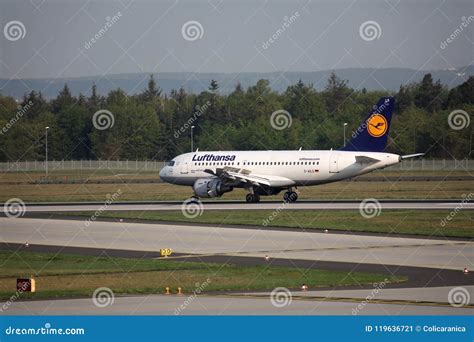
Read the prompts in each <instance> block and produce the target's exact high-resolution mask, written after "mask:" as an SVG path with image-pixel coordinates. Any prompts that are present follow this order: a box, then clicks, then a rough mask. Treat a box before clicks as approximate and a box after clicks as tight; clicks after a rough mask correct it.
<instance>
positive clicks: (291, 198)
mask: <svg viewBox="0 0 474 342" xmlns="http://www.w3.org/2000/svg"><path fill="white" fill-rule="evenodd" d="M297 199H298V193H297V192H295V191H293V190H292V189H291V188H290V189H288V191H287V192H285V193H284V194H283V200H284V201H285V202H286V203H292V202H296V200H297Z"/></svg>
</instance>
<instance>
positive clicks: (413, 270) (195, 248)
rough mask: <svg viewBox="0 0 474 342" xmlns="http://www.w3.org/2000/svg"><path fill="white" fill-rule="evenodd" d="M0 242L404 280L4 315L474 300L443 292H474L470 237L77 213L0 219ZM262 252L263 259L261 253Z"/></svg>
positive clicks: (347, 307) (400, 310)
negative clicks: (281, 296) (284, 299)
mask: <svg viewBox="0 0 474 342" xmlns="http://www.w3.org/2000/svg"><path fill="white" fill-rule="evenodd" d="M0 241H3V243H2V244H0V249H9V250H12V249H13V250H21V249H27V250H31V251H43V252H53V253H74V254H87V255H102V254H106V255H110V256H122V257H138V258H139V257H148V258H157V257H159V253H158V251H159V249H160V248H165V247H170V248H172V249H173V250H174V251H175V254H174V255H173V256H172V257H170V258H168V259H169V260H175V261H176V260H181V261H201V262H215V263H233V264H239V265H258V264H264V263H268V264H271V265H273V266H288V267H297V268H300V269H305V268H320V269H330V270H340V271H346V272H348V273H350V272H352V271H358V272H377V273H382V274H387V275H392V274H393V275H401V276H407V277H408V278H409V280H408V281H407V282H404V283H398V284H387V285H386V287H384V289H383V291H380V293H383V295H380V296H377V298H375V297H374V298H370V300H369V301H367V300H364V294H365V297H367V295H369V294H371V293H373V292H372V291H373V287H371V286H366V287H351V288H349V289H348V288H318V289H317V290H316V289H310V290H311V291H308V292H299V291H292V296H293V300H292V302H291V304H289V305H285V306H283V307H275V306H274V305H273V304H272V302H271V300H270V296H269V294H268V293H265V292H255V293H252V294H242V293H227V294H220V293H219V294H217V293H214V294H212V293H211V294H208V295H205V296H197V297H195V296H193V295H192V294H185V295H183V296H178V295H169V296H165V295H148V296H131V297H115V298H114V301H113V304H111V305H108V306H106V307H101V308H98V307H96V306H95V305H94V303H93V301H92V299H91V298H82V299H62V300H54V301H51V300H47V301H46V300H45V301H43V300H41V301H40V300H38V301H37V300H34V301H14V302H13V304H9V305H8V308H7V310H4V314H9V315H10V314H11V315H31V314H34V315H36V314H40V315H69V314H71V315H78V314H80V315H89V314H94V315H96V314H112V315H114V314H117V315H119V314H121V315H133V314H137V315H146V314H152V315H155V314H158V315H161V314H162V315H174V314H183V315H187V314H194V315H195V314H212V315H219V314H225V315H240V314H242V315H247V314H258V315H266V314H268V315H279V314H284V315H293V314H299V315H301V314H313V315H318V314H323V315H351V314H361V315H387V314H390V315H468V314H469V315H471V314H472V313H473V312H474V310H473V308H472V306H470V307H460V308H459V307H453V306H451V305H449V304H448V303H447V299H446V298H447V293H449V291H450V290H451V289H453V288H454V287H459V286H461V287H463V288H465V289H467V291H468V292H469V293H470V294H471V298H472V297H473V296H472V292H473V287H472V286H470V285H472V284H474V273H472V272H471V273H469V274H468V275H465V274H463V272H462V269H463V268H464V267H468V268H469V269H473V268H474V265H473V263H474V248H473V247H474V242H472V241H469V240H464V241H463V240H445V239H441V240H440V239H424V238H413V237H411V238H404V237H386V236H383V235H358V234H331V233H320V232H301V231H299V232H297V231H291V230H272V229H266V230H256V229H240V228H231V227H216V226H206V225H197V224H195V225H181V224H157V223H152V224H146V223H129V222H113V221H108V222H99V221H93V222H89V223H88V224H87V223H86V221H85V220H83V219H80V220H73V219H68V220H60V219H48V220H45V219H39V218H0ZM26 242H28V247H26V246H25V243H26ZM91 247H94V248H91ZM264 256H269V257H270V260H269V261H265V259H264ZM406 287H408V289H407V288H406ZM427 288H428V289H427ZM389 290H390V291H389ZM420 301H421V302H420ZM471 302H472V300H471ZM361 305H362V306H361ZM183 307H184V308H183Z"/></svg>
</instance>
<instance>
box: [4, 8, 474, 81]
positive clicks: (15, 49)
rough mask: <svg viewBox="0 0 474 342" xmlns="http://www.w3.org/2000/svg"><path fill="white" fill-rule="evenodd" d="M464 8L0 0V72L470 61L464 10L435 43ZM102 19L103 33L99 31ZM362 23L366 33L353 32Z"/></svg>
mask: <svg viewBox="0 0 474 342" xmlns="http://www.w3.org/2000/svg"><path fill="white" fill-rule="evenodd" d="M114 15H115V16H116V18H115V19H113V17H114ZM292 16H293V17H292ZM469 16H474V2H473V1H472V0H465V1H457V0H450V1H428V0H423V1H414V0H412V1H393V0H386V1H382V0H378V1H339V0H332V1H308V0H304V1H303V0H301V1H225V2H224V1H152V0H149V1H141V0H135V1H130V0H122V1H117V2H114V1H82V0H81V1H57V0H56V1H49V0H46V1H45V0H31V1H29V0H25V1H18V0H17V1H13V0H6V1H5V0H1V2H0V24H1V28H2V30H1V35H0V78H38V77H54V78H56V77H77V76H90V75H102V74H117V73H132V72H168V71H192V72H242V71H249V72H270V71H315V70H323V69H339V68H347V67H377V68H386V67H409V68H414V69H423V70H429V69H448V68H452V67H459V66H465V65H468V64H471V63H472V60H473V57H474V45H473V42H474V18H471V19H472V21H470V23H469V24H467V27H465V28H463V32H462V33H461V34H458V35H457V36H456V37H455V39H454V40H453V41H452V42H450V43H447V44H446V46H445V47H444V49H442V48H441V46H440V45H442V44H443V42H445V40H446V39H447V38H448V37H449V36H450V35H451V34H453V32H454V31H455V30H456V29H457V28H459V26H460V25H461V24H462V22H463V20H466V21H469V20H468V19H469ZM285 17H286V18H285ZM463 17H464V18H463ZM108 20H109V24H110V25H109V27H108V28H107V32H106V33H105V34H103V35H100V34H99V32H100V30H101V29H103V28H104V26H107V21H108ZM12 21H19V22H20V23H21V24H22V25H23V26H24V31H23V27H21V25H20V26H18V23H16V25H17V27H16V28H19V30H20V36H18V35H16V36H15V34H18V31H17V32H14V30H12V31H8V30H6V29H7V28H9V29H12V26H15V23H13V24H11V22H12ZM189 21H195V22H197V23H191V25H195V28H197V31H198V35H197V37H196V36H193V35H192V29H191V30H190V32H188V34H187V33H186V31H185V32H184V35H183V30H182V29H183V25H184V24H185V23H187V22H189ZM368 21H370V22H369V23H368V24H366V25H369V28H368V31H367V32H365V33H364V30H362V32H361V30H360V28H361V25H362V24H363V23H366V22H368ZM285 22H286V23H287V25H286V26H285ZM373 22H375V23H373ZM9 23H10V25H9ZM201 27H202V30H201ZM282 27H284V31H283V30H282ZM371 27H372V28H373V29H374V30H373V31H372V33H374V32H375V34H374V35H371V31H370V28H371ZM13 28H15V27H13ZM279 29H280V30H279ZM278 30H279V31H278ZM96 34H97V35H98V36H97V37H99V38H98V39H97V40H96V41H95V42H92V43H91V39H92V38H94V36H96ZM23 35H24V37H23ZM272 36H273V37H274V38H275V37H276V39H273V42H270V41H269V40H270V38H272ZM195 38H197V39H195ZM86 45H87V46H88V48H87V47H86Z"/></svg>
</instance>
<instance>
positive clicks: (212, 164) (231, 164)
mask: <svg viewBox="0 0 474 342" xmlns="http://www.w3.org/2000/svg"><path fill="white" fill-rule="evenodd" d="M242 164H243V165H244V166H247V165H319V162H315V161H313V162H308V161H306V162H299V161H298V162H296V161H294V162H243V163H242ZM194 165H196V166H216V165H217V166H219V165H221V166H226V165H229V166H234V165H236V166H239V165H240V162H202V163H196V162H195V163H194Z"/></svg>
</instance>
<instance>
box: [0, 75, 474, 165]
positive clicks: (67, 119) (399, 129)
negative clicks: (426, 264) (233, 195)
mask: <svg viewBox="0 0 474 342" xmlns="http://www.w3.org/2000/svg"><path fill="white" fill-rule="evenodd" d="M385 95H392V96H395V97H396V109H395V114H394V117H393V120H392V125H391V131H390V138H389V143H388V146H387V151H389V152H393V153H399V154H410V153H415V152H426V153H427V158H446V159H452V158H456V159H463V158H470V157H471V146H472V125H469V124H468V122H466V119H467V121H469V115H470V113H472V112H473V109H474V77H473V76H471V77H470V78H469V79H468V80H467V81H466V82H464V83H463V84H461V85H459V86H458V87H455V88H452V89H448V88H447V87H446V86H444V85H442V84H441V83H440V81H439V80H437V81H435V80H433V78H432V76H431V74H426V75H425V76H424V77H423V79H422V81H420V82H419V83H412V84H409V85H403V86H400V88H399V90H398V92H393V93H390V92H388V91H387V92H381V91H367V90H366V89H361V90H356V89H353V88H351V87H350V86H349V84H348V82H347V81H346V80H343V79H340V78H339V77H337V75H336V74H335V73H332V74H331V75H330V77H329V79H328V81H327V84H326V86H325V88H324V89H321V90H319V91H318V90H317V89H315V88H314V87H313V85H311V84H304V83H303V82H301V81H300V82H297V83H296V84H293V85H291V86H289V87H288V88H287V89H286V90H285V91H284V92H282V93H278V92H275V91H273V90H272V89H271V85H270V84H269V82H268V81H267V80H264V79H262V80H259V81H258V82H257V83H256V84H255V85H253V86H251V87H249V88H248V89H243V88H242V86H241V85H240V84H239V83H237V84H236V86H235V89H234V90H233V91H232V92H231V93H228V94H221V93H220V91H219V84H218V83H217V82H216V81H212V82H211V83H210V84H209V87H208V90H207V91H203V92H201V93H200V94H193V93H187V92H186V91H185V89H184V88H180V89H177V90H172V91H171V92H170V94H164V93H163V92H162V90H161V89H160V87H159V84H157V83H156V81H155V80H154V79H153V76H152V75H151V76H150V78H149V80H148V84H147V87H145V89H143V90H142V91H141V92H140V93H137V94H134V95H128V94H126V93H125V92H124V91H123V90H121V89H116V90H113V91H111V92H109V93H108V94H107V96H100V95H98V91H97V88H96V86H95V85H94V84H91V89H90V92H89V94H87V96H86V95H83V94H80V95H79V96H72V95H71V92H70V90H69V88H68V86H67V84H66V85H64V88H63V89H62V91H61V92H60V93H59V94H58V95H57V97H56V98H55V99H51V100H46V99H44V98H43V96H42V94H41V92H36V91H31V92H30V93H28V94H25V95H24V97H23V98H22V99H21V100H19V101H18V100H15V99H13V98H11V97H7V96H2V95H0V147H1V148H0V161H25V160H44V159H45V143H46V130H45V127H49V129H48V133H47V134H48V153H49V160H88V159H93V160H94V159H102V160H104V159H111V160H169V159H171V158H173V157H174V156H176V155H178V154H180V153H184V152H189V151H190V149H191V126H194V129H193V141H194V148H199V149H200V150H281V149H298V148H300V147H302V148H303V149H331V148H334V149H337V148H340V147H341V146H342V145H343V139H344V138H343V134H344V133H343V129H344V123H347V126H346V137H347V139H350V136H351V133H352V132H353V131H354V130H356V129H357V127H358V126H359V124H360V122H361V121H362V120H363V119H364V117H365V116H366V115H367V114H368V113H369V111H370V109H371V108H372V106H373V105H374V104H375V103H376V102H377V100H378V99H379V97H381V96H385ZM281 110H285V111H287V112H288V113H289V115H290V116H291V125H289V126H288V127H286V128H284V129H275V128H274V127H273V126H272V122H271V115H272V113H273V112H275V111H281ZM454 110H463V111H465V112H467V113H468V115H467V117H464V122H463V123H461V127H455V129H453V128H452V126H451V125H450V123H449V122H448V121H449V120H448V117H449V114H450V113H451V112H452V111H454ZM98 111H101V112H103V111H106V112H108V113H109V114H110V115H111V116H112V117H111V118H108V119H109V120H111V121H109V122H107V123H106V124H107V126H106V127H105V128H106V129H103V128H104V127H100V128H99V129H98V128H97V127H96V126H97V125H96V122H95V121H96V120H97V117H96V116H94V114H95V113H97V112H98Z"/></svg>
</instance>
